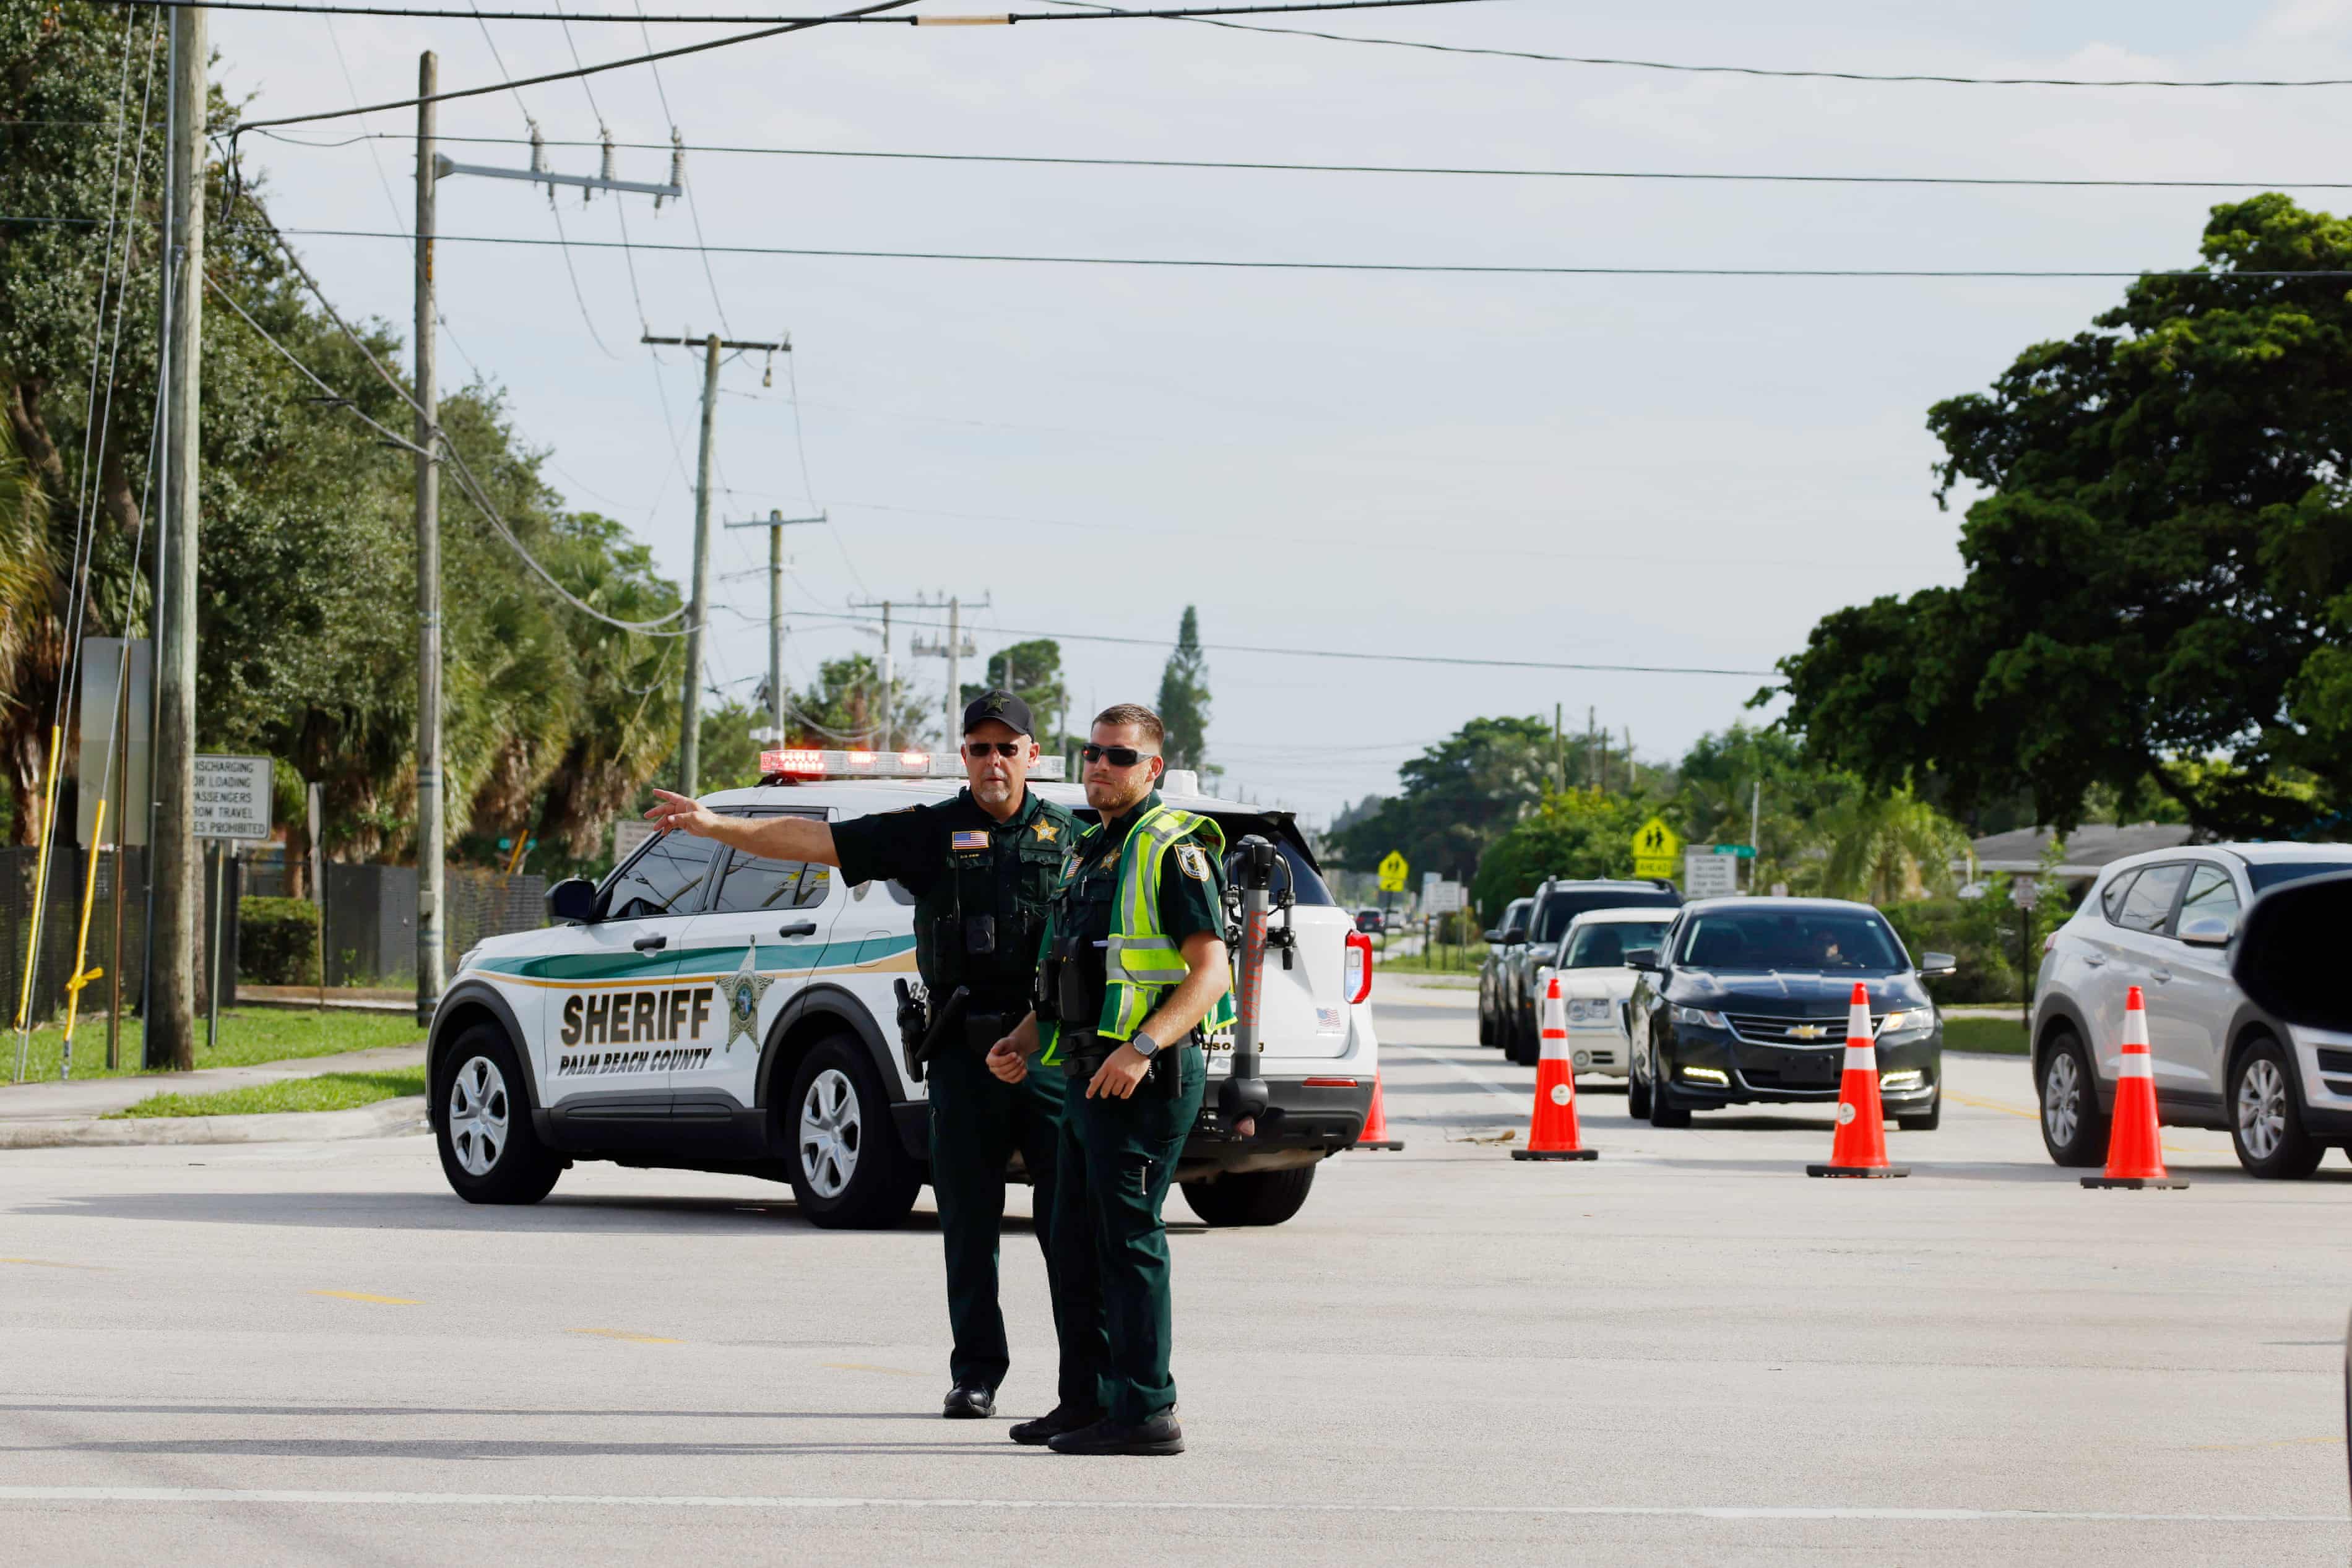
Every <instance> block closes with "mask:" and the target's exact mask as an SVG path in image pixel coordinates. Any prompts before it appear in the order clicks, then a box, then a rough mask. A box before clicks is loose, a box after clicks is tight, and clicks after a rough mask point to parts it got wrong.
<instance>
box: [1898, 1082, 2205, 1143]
mask: <svg viewBox="0 0 2352 1568" xmlns="http://www.w3.org/2000/svg"><path fill="white" fill-rule="evenodd" d="M1944 1092H1945V1093H1947V1094H1949V1095H1951V1097H1952V1098H1953V1099H1955V1100H1957V1101H1958V1102H1959V1103H1961V1104H1963V1105H1973V1106H1975V1107H1976V1108H1977V1109H1978V1110H1979V1111H1999V1112H2001V1113H2004V1114H2006V1115H2011V1116H2022V1117H2024V1118H2025V1119H2026V1120H2027V1121H2029V1122H2038V1121H2040V1120H2041V1119H2042V1118H2041V1116H2040V1114H2039V1113H2036V1112H2032V1111H2026V1110H2021V1109H2020V1108H2018V1107H2017V1106H2015V1105H2004V1104H2002V1103H2000V1101H1998V1100H1979V1099H1978V1098H1977V1097H1976V1096H1975V1095H1973V1094H1962V1093H1960V1092H1958V1091H1957V1090H1951V1089H1947V1090H1945V1091H1944ZM2161 1146H2162V1148H2163V1150H2164V1152H2165V1153H2166V1154H2168V1155H2201V1154H2206V1153H2209V1152H2210V1151H2208V1150H2204V1149H2184V1148H2182V1147H2181V1146H2180V1145H2179V1144H2165V1145H2161Z"/></svg>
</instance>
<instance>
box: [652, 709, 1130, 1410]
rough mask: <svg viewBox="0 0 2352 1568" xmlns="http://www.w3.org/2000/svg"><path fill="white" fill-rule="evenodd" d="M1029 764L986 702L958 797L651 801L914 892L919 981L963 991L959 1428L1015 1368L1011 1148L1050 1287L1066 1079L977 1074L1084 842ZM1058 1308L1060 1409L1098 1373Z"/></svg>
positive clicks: (778, 851)
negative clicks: (853, 815) (823, 802)
mask: <svg viewBox="0 0 2352 1568" xmlns="http://www.w3.org/2000/svg"><path fill="white" fill-rule="evenodd" d="M1037 750H1038V748H1037V740H1036V725H1035V723H1034V720H1033V719H1032V718H1031V717H1030V714H1029V705H1028V704H1026V703H1024V702H1023V701H1022V700H1021V699H1020V698H1019V697H1018V696H1015V695H1013V693H1011V692H1007V691H992V692H985V693H983V694H982V695H980V696H979V697H977V698H976V699H974V700H973V701H972V703H971V706H968V707H966V708H965V709H964V712H963V747H962V755H963V768H964V777H965V779H967V780H968V782H967V784H966V786H965V788H964V789H961V790H960V791H959V792H958V793H957V795H956V797H955V799H953V800H942V801H939V802H937V803H935V804H929V805H921V806H910V807H908V808H907V809H906V810H900V811H885V812H879V813H877V814H875V815H872V816H866V817H860V818H857V819H855V820H853V821H845V822H835V823H825V822H821V821H813V820H811V819H808V818H802V817H765V818H745V817H732V816H721V815H719V814H718V813H717V812H713V811H708V810H703V809H702V808H701V807H699V806H698V805H696V804H695V802H693V801H692V800H688V799H687V798H685V797H684V796H682V795H673V794H670V793H669V792H667V790H660V789H656V791H654V793H655V794H656V796H657V797H658V798H659V804H657V805H656V807H655V808H654V809H653V810H651V811H648V812H647V813H646V816H647V817H648V818H650V819H652V820H653V821H655V822H656V823H657V824H658V825H660V826H662V827H664V828H675V829H683V830H684V831H687V832H689V833H693V834H695V835H697V836H698V837H701V838H707V839H716V840H718V841H720V842H722V843H727V844H732V845H734V846H735V847H736V848H737V849H740V850H742V851H744V852H748V853H751V854H757V855H764V856H766V857H767V858H769V859H771V860H780V861H814V862H818V863H819V864H822V865H833V866H839V867H840V868H841V874H842V879H843V880H844V881H845V882H847V883H851V884H852V885H856V883H865V882H872V881H877V880H880V879H885V878H887V879H889V880H892V881H896V882H897V883H899V884H900V885H901V886H903V887H905V888H907V889H908V890H909V891H910V892H912V893H913V894H915V899H916V902H915V966H916V968H917V969H918V970H919V972H920V974H921V976H922V979H923V985H924V987H925V988H926V989H927V990H928V991H929V997H930V1005H931V1007H932V1008H933V1009H944V1008H945V1007H946V1005H947V1003H948V1001H949V998H950V997H952V996H953V995H954V994H955V993H956V991H957V990H958V989H959V988H961V989H962V990H963V991H964V992H965V993H966V999H965V1002H964V1004H963V1006H962V1008H961V1012H962V1018H961V1021H959V1020H958V1019H953V1018H950V1019H945V1020H943V1021H944V1023H945V1025H946V1026H947V1033H948V1038H947V1040H946V1042H945V1043H944V1044H942V1045H940V1046H939V1047H938V1048H936V1049H935V1050H934V1051H932V1053H931V1055H930V1058H929V1078H930V1107H931V1110H930V1124H931V1127H930V1130H931V1147H930V1155H931V1172H930V1176H931V1192H932V1195H933V1197H934V1200H935V1201H936V1202H937V1203H938V1205H939V1211H940V1237H941V1239H942V1240H943V1241H944V1243H945V1246H946V1250H947V1276H948V1322H949V1325H950V1329H951V1330H952V1332H953V1334H954V1337H955V1348H954V1350H953V1352H952V1353H951V1354H950V1355H949V1357H948V1373H949V1376H950V1379H951V1381H952V1384H953V1386H951V1387H950V1389H949V1390H948V1395H947V1399H946V1401H945V1403H944V1405H943V1406H942V1407H941V1410H940V1414H941V1415H943V1416H948V1417H949V1418H950V1419H963V1420H973V1419H979V1418H981V1417H984V1416H992V1415H994V1414H995V1413H996V1390H997V1387H998V1385H1001V1384H1002V1383H1003V1381H1004V1375H1005V1371H1006V1369H1007V1367H1008V1366H1010V1364H1011V1359H1012V1358H1011V1355H1010V1353H1009V1352H1008V1351H1007V1349H1006V1347H1005V1343H1004V1314H1003V1311H1002V1310H1001V1309H1000V1308H999V1306H998V1305H997V1294H996V1293H997V1243H998V1238H999V1234H1000V1232H1001V1231H1002V1229H1003V1221H1004V1178H1005V1169H1006V1166H1007V1165H1008V1164H1009V1162H1010V1161H1011V1158H1012V1156H1013V1152H1014V1151H1015V1150H1018V1151H1019V1152H1020V1155H1021V1162H1022V1164H1023V1166H1025V1167H1026V1168H1027V1170H1028V1173H1029V1180H1030V1185H1031V1188H1032V1200H1031V1207H1032V1210H1033V1212H1034V1214H1035V1216H1036V1219H1035V1221H1034V1228H1035V1230H1036V1235H1037V1244H1038V1247H1039V1249H1040V1250H1041V1251H1043V1252H1044V1253H1045V1269H1046V1277H1047V1279H1048V1281H1055V1273H1056V1260H1055V1253H1054V1249H1053V1246H1052V1240H1051V1234H1050V1228H1049V1217H1050V1216H1051V1215H1052V1214H1053V1212H1054V1209H1055V1158H1056V1155H1057V1154H1058V1145H1059V1142H1060V1137H1061V1131H1062V1101H1063V1095H1064V1084H1063V1081H1062V1078H1061V1075H1060V1074H1058V1073H1036V1074H1032V1075H1030V1076H1029V1077H1028V1078H1027V1079H1025V1080H1024V1081H1022V1082H1003V1081H1001V1080H1000V1079H999V1078H998V1077H996V1076H993V1075H992V1074H991V1072H990V1071H989V1070H988V1067H987V1065H986V1062H985V1061H984V1060H983V1059H984V1057H985V1054H986V1052H987V1051H988V1050H989V1048H990V1047H991V1046H992V1045H993V1044H994V1043H995V1042H996V1041H997V1040H999V1039H1000V1038H1001V1037H1002V1036H1003V1035H1004V1033H1005V1032H1006V1031H1007V1030H1009V1029H1010V1028H1011V1027H1012V1025H1013V1023H1014V1022H1015V1021H1017V1020H1018V1019H1020V1018H1021V1017H1022V1016H1023V1015H1024V1013H1025V1012H1027V1011H1028V1009H1029V997H1030V991H1031V988H1032V982H1033V979H1034V975H1035V973H1036V967H1037V956H1038V952H1039V946H1040V938H1041V936H1042V935H1043V932H1044V929H1045V918H1046V911H1047V906H1048V904H1049V901H1050V900H1051V899H1052V897H1053V893H1054V888H1055V883H1057V882H1058V881H1059V880H1060V876H1061V872H1062V863H1063V861H1064V859H1065V857H1066V855H1067V854H1068V852H1069V850H1070V847H1071V844H1072V842H1073V841H1075V840H1076V836H1077V821H1076V818H1075V817H1073V816H1072V815H1071V814H1070V812H1069V811H1068V810H1066V809H1064V808H1063V807H1061V806H1057V805H1055V804H1054V803H1053V802H1052V801H1050V800H1046V799H1045V798H1044V797H1043V796H1041V795H1039V794H1038V793H1037V792H1036V791H1035V790H1034V789H1030V788H1029V787H1028V777H1029V768H1030V767H1031V765H1032V764H1033V763H1034V762H1035V761H1036V759H1037ZM1063 1296H1064V1292H1063V1291H1061V1289H1060V1288H1059V1285H1058V1282H1057V1281H1055V1289H1054V1302H1055V1328H1056V1330H1057V1333H1058V1335H1059V1338H1060V1341H1061V1346H1062V1353H1061V1362H1062V1365H1061V1377H1060V1389H1059V1395H1060V1404H1061V1405H1062V1406H1070V1405H1072V1404H1074V1403H1075V1404H1077V1405H1090V1404H1091V1403H1092V1402H1093V1399H1094V1381H1093V1373H1092V1368H1091V1364H1089V1363H1088V1362H1087V1360H1086V1359H1085V1356H1084V1354H1083V1351H1082V1349H1081V1347H1080V1346H1079V1345H1078V1344H1077V1343H1076V1341H1075V1339H1074V1332H1075V1330H1076V1327H1077V1324H1076V1323H1075V1322H1069V1321H1066V1320H1065V1314H1064V1312H1063ZM1023 1425H1024V1426H1027V1425H1030V1423H1024V1424H1023ZM1019 1430H1020V1428H1018V1427H1016V1428H1015V1431H1016V1432H1018V1431H1019ZM1034 1440H1036V1441H1041V1442H1042V1441H1043V1440H1044V1438H1043V1437H1037V1438H1035V1439H1034Z"/></svg>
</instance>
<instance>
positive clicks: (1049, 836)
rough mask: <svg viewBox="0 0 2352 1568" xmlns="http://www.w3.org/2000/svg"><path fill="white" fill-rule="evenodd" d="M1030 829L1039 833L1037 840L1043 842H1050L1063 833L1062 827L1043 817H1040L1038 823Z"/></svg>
mask: <svg viewBox="0 0 2352 1568" xmlns="http://www.w3.org/2000/svg"><path fill="white" fill-rule="evenodd" d="M1029 831H1031V832H1033V833H1034V834H1036V835H1037V841H1038V842H1039V843H1041V844H1050V843H1052V842H1053V841H1055V839H1057V838H1059V837H1061V835H1062V830H1061V829H1059V828H1057V827H1055V825H1054V824H1053V823H1051V822H1049V821H1045V819H1044V818H1043V817H1040V818H1038V819H1037V825H1036V826H1035V827H1034V828H1032V829H1030V830H1029Z"/></svg>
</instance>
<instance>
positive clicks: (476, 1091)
mask: <svg viewBox="0 0 2352 1568" xmlns="http://www.w3.org/2000/svg"><path fill="white" fill-rule="evenodd" d="M509 1109H510V1107H509V1103H508V1100H507V1080H506V1074H504V1073H502V1072H500V1071H499V1064H498V1063H497V1062H495V1061H491V1060H490V1059H489V1058H488V1057H487V1056H477V1057H473V1058H471V1059H470V1060H468V1061H467V1063H466V1064H465V1065H464V1066H463V1067H460V1068H459V1069H457V1077H456V1078H455V1079H454V1080H452V1081H451V1082H450V1084H449V1150H450V1153H452V1154H454V1155H457V1164H458V1165H459V1166H461V1167H463V1169H464V1170H465V1172H466V1174H467V1176H488V1175H489V1174H490V1171H491V1169H492V1168H493V1167H494V1166H497V1165H498V1163H499V1155H503V1154H505V1153H506V1152H507V1121H508V1113H509Z"/></svg>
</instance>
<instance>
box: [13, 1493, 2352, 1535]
mask: <svg viewBox="0 0 2352 1568" xmlns="http://www.w3.org/2000/svg"><path fill="white" fill-rule="evenodd" d="M8 1502H128V1503H171V1502H194V1503H230V1502H249V1503H297V1504H300V1503H308V1504H311V1505H314V1506H326V1505H345V1506H359V1507H369V1506H374V1507H385V1506H389V1507H395V1508H484V1507H488V1508H667V1509H683V1508H711V1509H720V1508H745V1509H771V1510H777V1511H813V1512H829V1511H852V1510H860V1509H872V1510H877V1511H879V1510H886V1509H898V1510H915V1511H923V1510H938V1511H954V1510H969V1511H975V1512H997V1511H1002V1512H1009V1513H1024V1512H1028V1513H1076V1512H1090V1513H1099V1512H1101V1511H1102V1509H1103V1501H1102V1500H1101V1499H1100V1498H958V1497H785V1496H732V1497H730V1496H696V1495H692V1494H674V1493H673V1494H664V1493H626V1492H441V1491H324V1490H320V1491H308V1490H294V1489H291V1488H278V1487H0V1503H8ZM1118 1506H1119V1507H1120V1508H1121V1509H1126V1510H1131V1511H1137V1512H1143V1513H1264V1514H1305V1513H1318V1514H1391V1515H1410V1514H1432V1515H1448V1516H1454V1517H1463V1516H1472V1517H1486V1518H1536V1519H1563V1518H1565V1519H1706V1520H1727V1521H1761V1522H1770V1521H1794V1522H1805V1521H1816V1520H1854V1521H1878V1522H1885V1523H1894V1524H1971V1523H1992V1524H2324V1525H2329V1526H2339V1525H2341V1524H2342V1523H2343V1522H2344V1516H2343V1514H2341V1513H2340V1512H2339V1513H2130V1512H2126V1511H2092V1510H2065V1509H2025V1508H1871V1507H1865V1506H1861V1505H1843V1504H1837V1503H1829V1504H1822V1505H1817V1506H1794V1507H1774V1506H1769V1505H1766V1504H1739V1503H1734V1504H1727V1505H1721V1506H1714V1507H1710V1506H1707V1505H1705V1504H1695V1505H1686V1506H1682V1507H1675V1506H1653V1505H1644V1504H1640V1503H1412V1502H1378V1501H1365V1502H1245V1501H1214V1500H1206V1499H1203V1500H1197V1501H1192V1500H1171V1499H1165V1498H1136V1497H1125V1498H1121V1499H1120V1500H1119V1503H1118Z"/></svg>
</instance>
